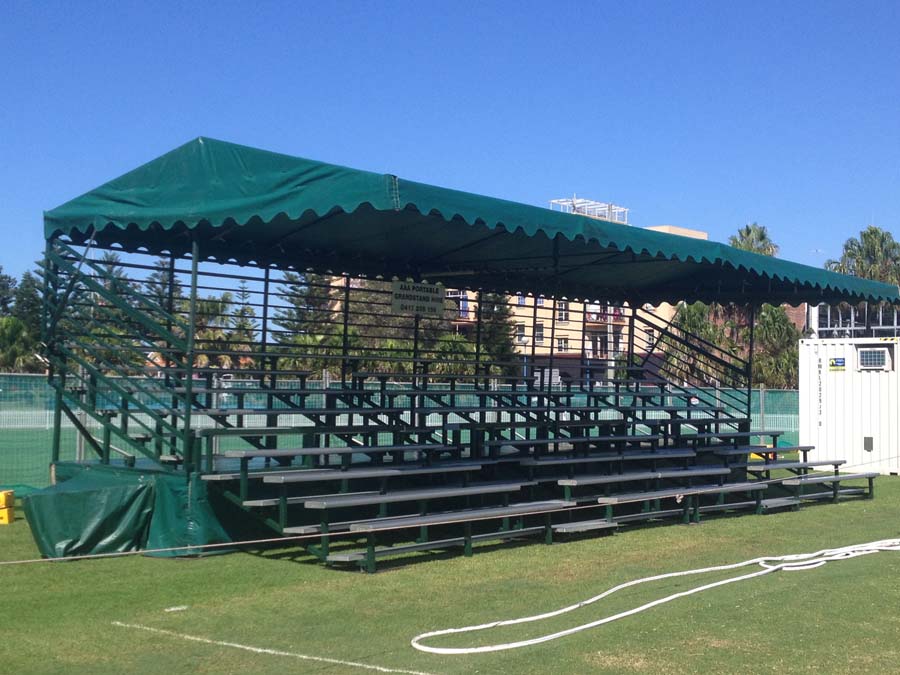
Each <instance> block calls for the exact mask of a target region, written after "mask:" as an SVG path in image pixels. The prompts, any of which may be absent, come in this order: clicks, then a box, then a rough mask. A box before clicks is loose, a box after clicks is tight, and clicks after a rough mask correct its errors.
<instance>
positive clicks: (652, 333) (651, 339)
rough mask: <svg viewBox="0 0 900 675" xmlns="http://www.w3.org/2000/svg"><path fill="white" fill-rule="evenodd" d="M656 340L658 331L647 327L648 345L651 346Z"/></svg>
mask: <svg viewBox="0 0 900 675" xmlns="http://www.w3.org/2000/svg"><path fill="white" fill-rule="evenodd" d="M655 340H656V331H655V330H653V329H652V328H648V329H647V346H648V347H650V346H652V345H653V342H654V341H655Z"/></svg>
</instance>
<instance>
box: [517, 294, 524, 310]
mask: <svg viewBox="0 0 900 675" xmlns="http://www.w3.org/2000/svg"><path fill="white" fill-rule="evenodd" d="M516 302H517V303H518V305H519V307H524V306H525V296H524V295H522V294H521V293H516Z"/></svg>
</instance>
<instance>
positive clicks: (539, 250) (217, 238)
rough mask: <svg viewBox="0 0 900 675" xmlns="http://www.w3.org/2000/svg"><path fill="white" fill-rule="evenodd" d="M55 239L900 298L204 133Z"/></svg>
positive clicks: (604, 281)
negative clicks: (194, 243)
mask: <svg viewBox="0 0 900 675" xmlns="http://www.w3.org/2000/svg"><path fill="white" fill-rule="evenodd" d="M44 231H45V235H46V237H47V238H48V239H50V238H53V237H56V236H59V235H67V236H68V237H70V238H71V239H73V240H74V241H76V242H84V241H86V240H87V239H89V238H90V237H91V236H93V238H94V240H95V241H96V242H97V245H99V246H103V247H122V248H123V249H125V250H127V251H137V250H140V251H146V252H148V253H152V254H164V253H174V254H176V255H183V254H185V253H187V252H189V251H190V247H191V240H192V238H196V239H197V241H198V242H199V250H200V254H201V257H202V258H203V259H209V260H218V261H220V262H229V261H230V262H235V263H238V264H255V265H260V266H277V267H280V268H293V269H307V268H314V269H316V270H318V271H327V270H331V271H334V272H350V273H354V274H369V275H384V276H394V275H396V276H413V277H416V278H424V279H428V280H431V281H443V282H444V283H446V284H447V285H450V286H454V287H470V286H471V287H483V288H489V289H493V290H521V291H532V292H538V293H547V294H557V295H569V296H572V297H589V298H602V299H610V300H629V301H631V302H653V303H658V302H661V301H677V300H689V301H692V300H704V301H712V300H717V301H722V302H726V301H734V302H740V303H745V302H762V301H766V302H772V303H780V302H789V303H791V304H797V303H800V302H804V301H807V302H837V301H841V300H846V301H860V300H870V301H880V300H886V301H890V302H898V301H900V295H898V289H897V287H895V286H891V285H888V284H882V283H877V282H874V281H867V280H863V279H857V278H854V277H848V276H844V275H840V274H835V273H832V272H827V271H825V270H821V269H818V268H814V267H809V266H806V265H800V264H797V263H791V262H787V261H784V260H778V259H775V258H768V257H765V256H760V255H756V254H753V253H747V252H746V251H740V250H738V249H735V248H732V247H729V246H725V245H724V244H719V243H716V242H710V241H703V240H697V239H689V238H686V237H679V236H676V235H671V234H666V233H662V232H654V231H650V230H644V229H639V228H635V227H629V226H627V225H621V224H618V223H612V222H607V221H603V220H597V219H594V218H588V217H585V216H579V215H572V214H566V213H559V212H556V211H551V210H549V209H544V208H539V207H535V206H528V205H526V204H519V203H516V202H510V201H505V200H502V199H495V198H492V197H485V196H482V195H476V194H471V193H467V192H460V191H457V190H449V189H446V188H440V187H435V186H432V185H425V184H422V183H416V182H413V181H407V180H403V179H401V178H398V177H397V176H393V175H390V174H376V173H371V172H367V171H359V170H356V169H349V168H346V167H342V166H336V165H333V164H325V163H322V162H316V161H312V160H308V159H301V158H298V157H291V156H289V155H282V154H277V153H273V152H267V151H264V150H258V149H255V148H249V147H246V146H241V145H235V144H233V143H225V142H222V141H216V140H212V139H208V138H198V139H196V140H194V141H191V142H189V143H187V144H185V145H183V146H181V147H179V148H176V149H175V150H173V151H171V152H169V153H167V154H165V155H163V156H162V157H159V158H158V159H155V160H153V161H151V162H148V163H147V164H144V165H143V166H141V167H138V168H137V169H135V170H133V171H131V172H129V173H127V174H125V175H124V176H121V177H119V178H117V179H115V180H113V181H110V182H109V183H106V184H105V185H102V186H101V187H99V188H97V189H95V190H92V191H90V192H88V193H87V194H85V195H82V196H81V197H78V198H76V199H73V200H72V201H70V202H67V203H65V204H63V205H62V206H59V207H57V208H55V209H53V210H52V211H48V212H46V213H45V214H44Z"/></svg>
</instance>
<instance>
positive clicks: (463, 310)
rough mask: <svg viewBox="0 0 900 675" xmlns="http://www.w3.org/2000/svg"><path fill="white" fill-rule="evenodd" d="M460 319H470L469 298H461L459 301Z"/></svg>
mask: <svg viewBox="0 0 900 675" xmlns="http://www.w3.org/2000/svg"><path fill="white" fill-rule="evenodd" d="M459 318H460V319H468V318H469V299H468V298H460V299H459Z"/></svg>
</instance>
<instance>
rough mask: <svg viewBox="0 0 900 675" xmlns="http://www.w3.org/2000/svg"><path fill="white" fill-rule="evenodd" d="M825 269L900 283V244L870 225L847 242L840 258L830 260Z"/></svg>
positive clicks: (888, 233)
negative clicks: (857, 236)
mask: <svg viewBox="0 0 900 675" xmlns="http://www.w3.org/2000/svg"><path fill="white" fill-rule="evenodd" d="M825 269H828V270H831V271H833V272H840V273H841V274H852V275H853V276H857V277H863V278H865V279H874V280H875V281H884V282H886V283H891V284H897V283H900V243H898V242H897V241H896V240H895V239H894V236H893V235H892V234H891V233H890V232H888V231H886V230H882V229H881V228H880V227H875V226H874V225H870V226H869V227H867V228H866V229H865V230H863V231H862V232H860V233H859V239H857V238H856V237H850V239H848V240H847V241H846V242H844V250H843V252H842V253H841V257H840V259H839V260H828V261H827V262H826V263H825Z"/></svg>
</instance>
